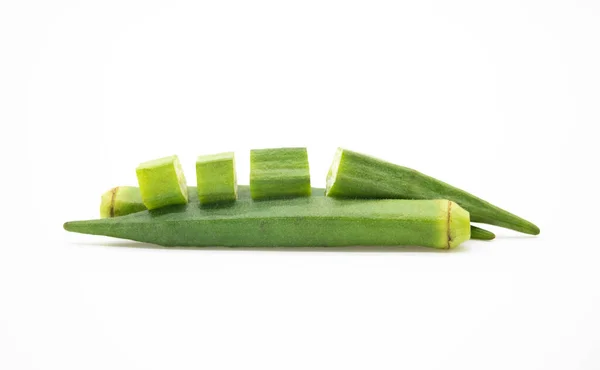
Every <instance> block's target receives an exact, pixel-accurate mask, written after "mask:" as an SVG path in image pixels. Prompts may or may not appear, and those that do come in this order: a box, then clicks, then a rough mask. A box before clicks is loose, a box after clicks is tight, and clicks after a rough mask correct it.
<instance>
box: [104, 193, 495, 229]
mask: <svg viewBox="0 0 600 370" xmlns="http://www.w3.org/2000/svg"><path fill="white" fill-rule="evenodd" d="M121 188H125V189H127V190H126V191H123V192H122V193H121V190H120V189H121ZM115 189H116V190H115ZM113 191H116V194H118V195H119V194H123V195H122V196H121V198H120V201H118V202H114V203H113V200H114V199H116V198H113V197H112V196H111V194H112V193H113ZM188 191H189V201H190V203H198V198H197V197H198V194H197V192H196V188H195V187H193V186H189V187H188ZM311 191H312V195H313V196H324V195H325V189H323V188H312V190H311ZM238 199H240V200H243V199H246V200H247V199H250V187H249V186H248V185H239V186H238ZM101 208H102V209H105V210H106V211H105V213H104V214H106V216H102V218H106V217H114V216H124V215H127V214H130V213H135V212H139V211H142V210H146V207H145V206H144V204H143V203H142V197H141V195H140V191H139V189H138V188H136V187H132V186H119V187H116V188H114V189H111V190H109V191H107V192H106V193H105V194H104V195H103V196H102V204H101ZM111 214H112V215H113V216H111ZM495 237H496V236H495V235H494V233H492V232H490V231H487V230H484V229H482V228H479V227H476V226H471V239H475V240H492V239H494V238H495Z"/></svg>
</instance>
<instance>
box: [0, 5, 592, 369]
mask: <svg viewBox="0 0 600 370" xmlns="http://www.w3.org/2000/svg"><path fill="white" fill-rule="evenodd" d="M599 86H600V3H599V2H598V1H594V0H588V1H584V0H582V1H574V0H569V1H567V0H564V1H541V0H540V1H533V0H515V1H502V2H499V1H498V2H492V1H464V0H463V1H460V0H459V1H441V0H440V1H363V2H361V1H327V0H320V1H298V2H292V1H260V0H259V1H210V2H209V1H174V0H171V1H63V0H60V1H17V0H0V125H1V128H2V131H1V132H2V134H1V142H2V145H1V147H2V149H1V150H2V152H3V156H2V158H3V159H2V172H1V173H2V175H1V179H2V185H1V186H2V189H3V190H2V193H1V194H2V198H1V204H2V216H1V217H2V226H1V227H0V229H1V234H2V239H0V369H11V370H12V369H15V370H20V369H61V370H70V369H87V370H91V369H114V370H117V369H128V370H133V369H398V368H404V369H417V370H421V369H461V370H470V369H486V370H494V369H513V370H516V369H527V370H534V369H586V370H588V369H590V370H591V369H599V368H600V318H599V317H600V316H599V315H598V312H599V310H600V289H599V283H600V272H599V267H598V266H599V258H600V243H599V242H598V236H597V231H598V226H597V220H598V209H599V207H598V201H597V198H598V195H597V193H598V189H599V187H598V181H597V180H596V179H595V177H596V176H595V174H594V172H595V171H596V170H597V164H595V160H597V159H598V157H600V156H598V150H597V148H596V147H597V143H596V140H597V137H598V136H597V135H596V134H593V131H592V129H593V126H597V125H598V124H599V122H600V115H599V114H598V111H599V109H598V102H599V101H600V87H599ZM282 146H306V147H308V149H309V156H310V164H311V174H312V183H313V186H323V185H324V183H325V174H326V172H327V169H328V166H329V163H330V161H331V159H332V157H333V153H334V151H335V149H336V147H338V146H343V147H346V148H349V149H353V150H357V151H361V152H365V153H368V154H372V155H375V156H378V157H381V158H384V159H387V160H390V161H393V162H396V163H400V164H403V165H405V166H409V167H413V168H416V169H418V170H420V171H422V172H424V173H427V174H430V175H433V176H435V177H438V178H440V179H443V180H445V181H447V182H449V183H451V184H454V185H456V186H459V187H462V188H464V189H466V190H468V191H470V192H472V193H474V194H476V195H479V196H481V197H483V198H485V199H488V200H490V201H492V202H493V203H496V204H498V205H500V206H502V207H505V208H507V209H509V210H511V211H513V212H514V213H516V214H519V215H522V216H523V217H525V218H528V219H531V220H533V221H534V222H535V223H537V224H538V225H539V226H540V228H541V230H542V233H541V235H540V236H539V237H529V236H523V235H520V234H517V233H515V232H511V231H506V230H502V229H497V228H491V229H492V230H494V231H495V232H497V235H498V237H497V239H496V240H495V241H493V242H477V241H469V242H466V243H465V244H464V245H463V247H462V248H460V249H458V250H457V251H455V252H435V251H430V250H427V249H417V248H387V249H382V248H359V249H341V250H336V251H331V250H324V249H312V250H310V249H309V250H305V249H303V250H287V251H286V250H275V251H270V250H258V251H257V250H227V249H219V248H209V249H206V250H166V249H149V248H133V247H132V246H131V244H124V243H122V242H119V241H116V240H111V239H108V238H101V237H91V236H85V235H83V236H82V235H76V234H69V233H67V232H65V231H64V230H62V224H63V222H65V221H67V220H73V219H88V218H96V217H97V216H98V205H99V200H100V198H99V197H100V194H101V193H102V192H104V191H106V190H107V189H109V188H110V187H113V186H116V185H125V184H131V185H135V184H136V178H135V167H136V166H137V164H138V163H140V162H142V161H145V160H149V159H153V158H156V157H160V156H165V155H171V154H178V155H179V156H180V158H181V159H182V161H183V163H184V169H185V170H186V174H187V177H188V180H190V182H191V183H192V184H193V181H194V178H195V175H194V160H195V157H196V156H197V155H199V154H208V153H215V152H221V151H228V150H234V151H236V156H237V160H238V175H239V178H240V183H247V179H248V167H249V166H248V150H249V149H250V148H265V147H282Z"/></svg>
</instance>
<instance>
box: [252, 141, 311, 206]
mask: <svg viewBox="0 0 600 370" xmlns="http://www.w3.org/2000/svg"><path fill="white" fill-rule="evenodd" d="M310 194H311V188H310V172H309V168H308V153H307V151H306V148H277V149H253V150H251V151H250V196H251V197H252V199H254V200H259V199H272V198H290V197H307V196H310Z"/></svg>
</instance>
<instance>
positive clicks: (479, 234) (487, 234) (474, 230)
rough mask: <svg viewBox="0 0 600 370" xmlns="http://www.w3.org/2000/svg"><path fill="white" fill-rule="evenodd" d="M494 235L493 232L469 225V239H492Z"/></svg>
mask: <svg viewBox="0 0 600 370" xmlns="http://www.w3.org/2000/svg"><path fill="white" fill-rule="evenodd" d="M495 237H496V235H495V234H494V233H493V232H491V231H487V230H486V229H482V228H480V227H477V226H473V225H471V239H474V240H492V239H494V238H495Z"/></svg>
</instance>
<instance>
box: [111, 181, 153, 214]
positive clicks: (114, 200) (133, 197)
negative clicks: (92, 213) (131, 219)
mask: <svg viewBox="0 0 600 370" xmlns="http://www.w3.org/2000/svg"><path fill="white" fill-rule="evenodd" d="M145 209H146V207H145V206H144V204H143V202H142V197H141V195H140V190H139V189H138V188H137V187H135V186H117V187H115V188H112V189H110V190H109V191H107V192H106V193H104V194H102V201H101V203H100V218H110V217H119V216H125V215H128V214H130V213H136V212H141V211H144V210H145Z"/></svg>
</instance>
